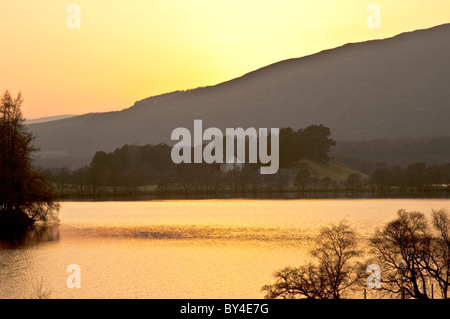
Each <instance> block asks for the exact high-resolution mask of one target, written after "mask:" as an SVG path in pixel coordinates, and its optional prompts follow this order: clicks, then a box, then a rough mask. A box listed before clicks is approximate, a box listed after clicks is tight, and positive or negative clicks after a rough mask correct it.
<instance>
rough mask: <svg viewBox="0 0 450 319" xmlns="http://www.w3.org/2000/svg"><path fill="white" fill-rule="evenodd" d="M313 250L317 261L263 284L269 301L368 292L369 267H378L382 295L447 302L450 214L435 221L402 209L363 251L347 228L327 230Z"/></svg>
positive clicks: (443, 212) (439, 213) (436, 213)
mask: <svg viewBox="0 0 450 319" xmlns="http://www.w3.org/2000/svg"><path fill="white" fill-rule="evenodd" d="M315 246H316V248H315V249H313V250H312V251H311V254H312V256H313V257H314V259H315V263H309V264H307V265H304V266H301V267H298V268H293V267H286V268H284V269H282V270H279V271H277V272H276V273H275V275H274V276H275V280H276V281H275V283H274V284H270V285H265V286H264V287H263V288H262V290H263V291H264V292H265V298H269V299H274V298H307V299H339V298H341V297H342V296H344V294H345V293H346V292H352V291H354V290H356V289H360V290H363V289H365V288H366V284H367V280H366V279H367V278H368V276H369V274H368V273H366V268H365V267H364V266H363V265H369V264H376V265H378V266H379V267H380V270H381V276H380V278H379V279H380V288H378V289H377V290H378V292H379V293H380V295H382V294H383V293H384V294H387V295H388V296H389V297H394V298H395V297H397V298H417V299H429V298H436V297H440V298H443V299H447V298H449V293H450V292H449V285H450V214H449V213H448V212H447V211H446V210H443V209H441V210H436V211H433V212H432V215H431V222H430V221H429V220H428V219H427V218H426V216H425V215H424V214H423V213H421V212H407V211H405V210H399V211H398V212H397V218H396V219H394V220H393V221H391V222H389V223H387V224H386V225H385V226H384V227H383V228H382V229H377V230H376V231H375V233H374V235H373V236H372V237H371V238H370V240H369V245H366V247H365V249H366V250H367V251H366V252H367V253H366V254H365V255H366V256H371V257H370V258H367V259H366V261H365V262H361V259H360V258H358V257H360V256H362V253H363V252H364V249H363V248H362V247H360V246H358V245H357V237H356V234H355V232H354V231H353V230H352V229H351V227H349V226H348V225H346V224H343V223H340V224H339V225H332V226H331V227H327V228H323V229H322V230H321V232H320V234H319V236H318V237H317V239H316V243H315Z"/></svg>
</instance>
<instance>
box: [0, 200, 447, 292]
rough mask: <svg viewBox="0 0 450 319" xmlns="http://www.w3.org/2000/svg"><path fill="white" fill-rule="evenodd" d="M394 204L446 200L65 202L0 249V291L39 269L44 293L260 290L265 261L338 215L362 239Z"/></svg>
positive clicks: (303, 244)
mask: <svg viewBox="0 0 450 319" xmlns="http://www.w3.org/2000/svg"><path fill="white" fill-rule="evenodd" d="M400 208H404V209H406V210H419V211H422V212H424V213H429V212H431V209H432V208H434V209H439V208H447V209H449V210H450V201H449V200H436V199H435V200H202V201H194V200H188V201H151V202H66V203H63V204H62V209H61V214H60V219H61V225H60V226H59V229H58V231H59V233H58V236H59V237H58V240H50V241H43V242H42V243H41V244H39V245H34V246H27V247H21V248H17V249H2V250H0V277H1V278H2V280H1V281H0V297H1V298H28V297H31V296H32V284H33V283H34V282H36V281H37V280H39V279H40V278H43V279H44V284H45V285H46V286H47V287H48V288H49V289H50V290H51V292H52V295H51V297H52V298H262V297H263V294H262V292H261V291H260V289H261V287H262V286H263V285H264V284H267V283H269V282H271V281H272V274H273V272H274V271H275V270H277V269H280V268H283V267H285V266H288V265H291V266H297V265H300V264H303V263H304V262H306V261H307V260H308V259H309V255H308V250H309V249H310V248H311V245H312V241H311V239H312V238H313V237H314V236H315V235H316V234H317V232H318V231H319V229H320V227H322V226H327V225H329V224H330V223H336V222H339V221H341V220H344V219H345V220H346V221H347V222H348V223H349V224H350V225H352V226H354V227H355V228H356V229H357V231H358V233H359V235H360V237H361V238H362V239H365V238H367V237H368V236H370V234H371V233H372V232H373V231H374V230H375V228H376V227H379V226H381V225H383V224H385V223H386V222H388V221H390V220H391V219H393V218H395V213H396V211H397V210H398V209H400ZM69 264H77V265H79V266H80V269H81V288H80V289H77V288H73V289H69V288H67V286H66V280H67V277H68V276H69V274H68V273H66V267H67V266H68V265H69Z"/></svg>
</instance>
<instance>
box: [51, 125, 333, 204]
mask: <svg viewBox="0 0 450 319" xmlns="http://www.w3.org/2000/svg"><path fill="white" fill-rule="evenodd" d="M330 135H331V132H330V129H329V128H327V127H325V126H323V125H311V126H308V127H307V128H305V129H298V130H293V129H292V128H289V127H287V128H282V129H281V130H280V170H279V171H278V173H277V174H274V175H261V174H260V173H259V167H260V164H259V163H255V164H249V163H247V164H244V165H242V166H239V165H238V166H237V167H236V168H235V169H230V167H229V166H227V164H218V163H213V164H206V163H192V164H185V163H181V164H174V163H173V161H172V159H171V150H172V148H171V146H169V145H167V144H162V143H161V144H157V145H144V146H137V145H125V146H123V147H121V148H118V149H116V150H115V151H113V152H110V153H106V152H103V151H98V152H97V153H96V154H95V155H94V156H93V158H92V160H91V163H90V165H88V166H86V167H83V168H80V169H77V170H69V169H67V168H59V169H46V170H43V173H45V174H46V175H47V176H48V177H49V178H50V180H52V181H53V183H54V185H55V186H56V187H57V189H58V192H59V194H60V195H61V197H64V196H65V195H66V194H67V195H69V196H72V197H93V196H94V197H95V196H101V195H102V194H105V193H108V194H111V195H117V196H120V195H130V194H136V193H138V192H139V191H140V190H142V189H145V190H147V191H148V190H151V191H154V192H158V193H215V192H249V191H253V192H257V191H262V190H264V191H266V190H267V191H272V190H282V189H283V187H284V186H285V185H286V183H287V181H288V180H289V173H288V172H287V169H289V168H291V167H292V166H293V165H294V164H295V163H296V162H297V161H298V160H300V159H310V160H314V161H321V162H325V161H328V160H329V159H330V157H329V151H330V147H331V146H333V145H335V142H334V141H333V140H332V139H331V138H330V137H329V136H330ZM246 142H247V143H248V141H246ZM247 151H248V148H247ZM191 153H193V152H191Z"/></svg>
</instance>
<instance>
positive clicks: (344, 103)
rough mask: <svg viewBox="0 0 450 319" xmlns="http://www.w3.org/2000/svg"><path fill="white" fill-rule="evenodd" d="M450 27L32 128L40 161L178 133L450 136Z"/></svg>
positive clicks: (319, 55)
mask: <svg viewBox="0 0 450 319" xmlns="http://www.w3.org/2000/svg"><path fill="white" fill-rule="evenodd" d="M449 39H450V24H445V25H441V26H437V27H434V28H431V29H426V30H418V31H413V32H409V33H403V34H401V35H398V36H396V37H393V38H389V39H384V40H374V41H368V42H362V43H354V44H347V45H344V46H342V47H338V48H335V49H330V50H326V51H322V52H319V53H317V54H314V55H310V56H306V57H303V58H295V59H290V60H285V61H281V62H278V63H275V64H272V65H269V66H266V67H263V68H261V69H258V70H256V71H253V72H250V73H248V74H245V75H244V76H242V77H239V78H236V79H233V80H230V81H228V82H224V83H221V84H218V85H215V86H210V87H205V88H198V89H193V90H189V91H177V92H172V93H168V94H163V95H159V96H154V97H150V98H147V99H144V100H141V101H137V102H136V103H135V104H134V105H133V106H132V107H130V108H127V109H124V110H122V111H118V112H108V113H90V114H85V115H80V116H75V117H71V118H68V119H62V120H57V121H51V122H46V123H38V124H30V125H29V128H30V130H31V131H32V132H33V133H34V134H36V136H37V137H38V138H37V140H36V144H37V146H38V147H40V149H41V157H42V158H52V157H53V158H67V157H79V158H90V157H92V155H93V154H94V153H95V152H96V151H98V150H104V151H112V150H114V149H115V148H117V147H120V146H122V145H124V144H149V143H153V144H154V143H159V142H166V143H170V135H171V132H172V130H173V129H175V128H177V127H187V128H189V129H191V130H193V120H194V119H202V120H203V126H204V128H207V127H219V128H221V129H222V130H224V129H225V128H226V127H243V128H247V127H256V128H258V127H268V128H270V127H287V126H290V127H292V128H303V127H306V126H308V125H311V124H323V125H325V126H328V127H330V129H331V132H332V138H334V139H336V140H363V139H371V138H419V137H438V136H450V128H449V125H448V119H449V118H450V89H449V88H450V60H449V58H448V57H449V56H450V41H449Z"/></svg>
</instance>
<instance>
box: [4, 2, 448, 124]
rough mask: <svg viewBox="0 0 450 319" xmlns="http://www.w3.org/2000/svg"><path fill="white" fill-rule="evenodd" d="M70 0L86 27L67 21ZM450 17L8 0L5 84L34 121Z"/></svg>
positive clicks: (270, 5)
mask: <svg viewBox="0 0 450 319" xmlns="http://www.w3.org/2000/svg"><path fill="white" fill-rule="evenodd" d="M70 4H77V5H78V6H79V8H80V13H81V14H80V18H81V19H80V22H81V24H80V28H69V27H68V25H67V19H68V17H69V16H70V15H71V14H72V13H73V12H67V7H68V6H69V5H70ZM370 4H376V5H378V6H379V8H380V9H381V27H380V28H372V29H371V28H369V27H368V26H367V19H368V17H369V16H370V15H371V14H372V13H370V12H369V13H368V12H367V8H368V6H369V5H370ZM74 21H75V20H74ZM448 22H450V1H449V0H427V1H422V0H420V1H416V0H372V1H365V0H270V1H265V0H257V1H256V0H255V1H253V0H220V1H219V0H128V1H123V0H89V1H88V0H71V1H63V0H39V1H35V0H20V1H17V0H2V1H1V4H0V39H1V46H0V90H1V91H2V93H3V91H5V89H9V90H10V91H11V93H12V94H13V95H16V94H17V93H18V91H19V90H21V91H22V93H23V95H24V99H25V103H24V107H23V111H24V115H25V117H27V118H30V119H31V118H36V117H42V116H51V115H60V114H82V113H88V112H104V111H112V110H120V109H123V108H126V107H129V106H131V105H132V104H133V103H134V101H136V100H140V99H143V98H146V97H149V96H152V95H156V94H160V93H166V92H170V91H174V90H179V89H190V88H195V87H199V86H205V85H214V84H217V83H220V82H223V81H226V80H229V79H232V78H234V77H238V76H241V75H243V74H245V73H247V72H250V71H252V70H255V69H258V68H260V67H263V66H265V65H268V64H271V63H274V62H278V61H280V60H284V59H288V58H294V57H301V56H304V55H308V54H312V53H315V52H318V51H321V50H324V49H328V48H333V47H336V46H340V45H343V44H345V43H348V42H359V41H365V40H370V39H376V38H385V37H390V36H394V35H396V34H398V33H401V32H405V31H412V30H415V29H423V28H429V27H432V26H435V25H439V24H443V23H448Z"/></svg>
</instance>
